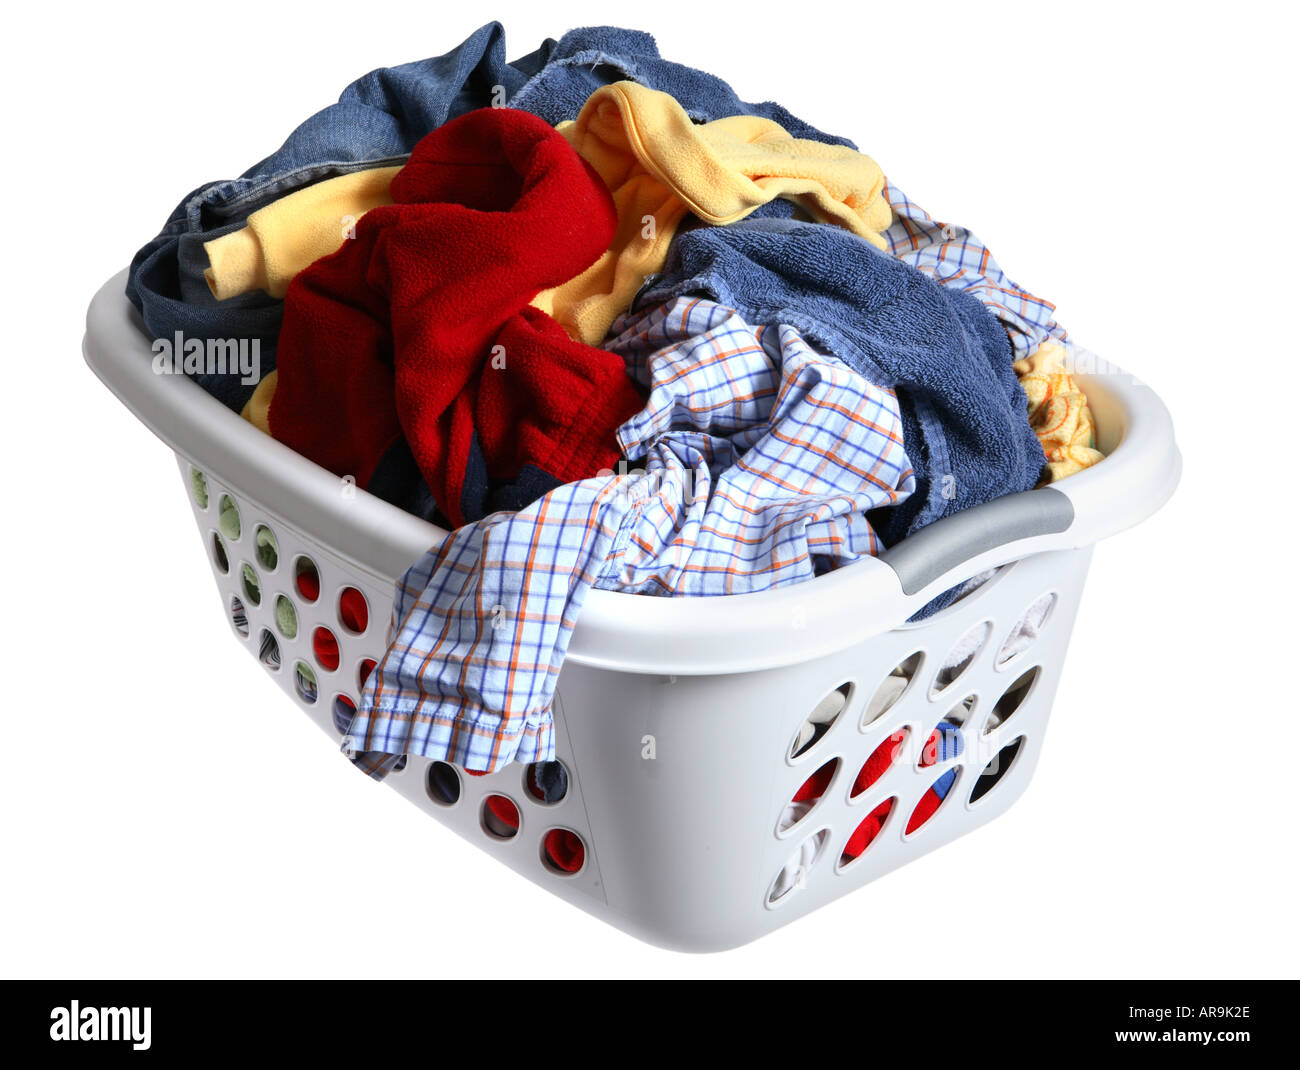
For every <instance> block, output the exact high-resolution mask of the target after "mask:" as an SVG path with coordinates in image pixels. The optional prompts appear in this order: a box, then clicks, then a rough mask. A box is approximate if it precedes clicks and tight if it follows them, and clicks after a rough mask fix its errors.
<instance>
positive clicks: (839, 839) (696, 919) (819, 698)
mask: <svg viewBox="0 0 1300 1070" xmlns="http://www.w3.org/2000/svg"><path fill="white" fill-rule="evenodd" d="M124 285H125V273H123V274H121V275H118V276H116V277H115V278H113V279H111V280H110V281H109V282H108V283H107V284H106V285H105V286H104V287H103V289H101V290H100V292H99V293H98V294H97V295H96V297H95V298H94V300H93V302H92V303H91V306H90V310H89V313H88V318H87V330H86V337H85V343H84V351H85V356H86V360H87V361H88V363H89V364H90V366H91V368H92V369H93V370H94V371H95V373H96V375H98V376H99V378H100V379H101V380H103V382H104V383H105V385H107V386H108V387H109V389H110V390H112V391H113V393H115V394H116V395H117V396H118V397H119V398H120V399H121V400H122V402H123V403H124V404H125V405H126V406H127V407H128V408H129V409H130V410H131V411H132V412H134V413H135V415H136V416H137V417H139V418H140V419H141V420H142V421H143V422H144V423H145V424H146V425H147V426H148V427H149V428H151V429H152V430H153V431H154V433H155V434H157V435H158V436H159V437H160V438H161V439H162V440H163V441H164V442H166V443H167V445H168V446H170V447H171V448H172V449H173V450H174V451H175V452H176V455H177V459H178V463H179V466H180V475H181V481H182V483H183V485H184V488H185V493H186V496H187V497H188V499H189V502H190V506H191V508H192V509H193V510H194V517H195V520H196V521H197V523H198V527H199V534H200V536H201V538H202V542H203V546H204V551H205V552H206V553H207V555H208V559H209V563H210V564H211V565H212V569H213V574H214V576H215V578H216V581H217V591H218V595H219V603H220V607H221V611H222V612H223V613H224V614H225V615H226V616H227V619H228V620H229V622H230V625H231V630H232V631H233V632H234V634H235V636H236V638H237V639H238V640H239V641H240V642H242V643H243V644H244V646H245V648H246V649H247V650H248V651H249V653H251V654H252V655H253V656H254V657H256V658H258V659H259V660H260V661H261V663H262V665H263V666H264V668H265V669H266V671H268V672H270V673H272V674H273V675H274V676H275V678H276V679H277V681H278V682H279V684H280V686H281V687H282V688H283V689H284V691H285V693H286V694H287V695H288V696H289V697H290V698H291V699H292V700H293V701H294V702H295V703H296V704H297V705H298V706H299V708H301V709H302V710H303V712H304V713H306V714H307V716H308V717H310V718H311V719H312V720H314V721H315V722H316V724H317V725H318V726H319V727H320V728H321V729H323V730H324V731H325V732H327V733H329V734H331V735H333V736H334V738H336V739H339V740H340V741H341V740H342V739H343V736H344V733H345V732H346V729H347V722H348V718H349V716H350V714H351V711H352V708H353V707H354V706H355V705H356V703H357V702H358V700H359V697H360V692H361V687H362V681H363V679H364V676H365V674H366V672H367V671H368V669H369V667H371V666H372V665H373V663H374V662H377V661H378V660H379V658H380V657H381V655H382V654H383V651H384V649H385V646H386V629H387V626H388V621H389V617H390V614H391V610H392V597H393V594H392V592H393V585H394V582H395V580H396V579H397V577H399V576H400V575H401V574H402V573H403V572H404V571H405V570H406V568H407V567H408V566H409V565H410V564H411V563H412V562H413V561H415V560H416V558H418V557H419V556H420V555H421V554H422V553H423V552H424V551H425V550H426V549H427V548H428V547H429V546H431V545H434V544H436V543H437V542H438V541H439V540H440V539H441V538H442V536H443V535H444V534H445V533H444V532H442V531H440V530H439V529H437V528H435V527H433V526H431V525H429V524H426V523H424V522H423V521H421V520H418V519H417V518H415V517H413V516H411V515H409V514H407V513H404V512H402V511H401V510H399V509H396V508H395V507H393V506H391V505H388V504H387V503H385V502H382V501H380V500H378V499H377V498H374V497H372V496H371V495H369V494H366V493H365V492H363V491H359V490H357V489H356V488H355V487H354V486H351V485H350V484H349V483H348V482H347V481H345V480H340V479H339V478H338V477H336V476H334V475H333V474H331V473H329V472H327V471H325V470H324V469H322V468H320V467H318V466H316V465H315V464H313V463H312V462H310V461H308V460H306V459H305V458H303V457H301V456H299V455H298V454H296V453H294V452H293V451H292V450H290V449H288V448H287V447H285V446H283V445H282V444H280V443H278V442H276V441H274V440H272V439H270V438H268V437H267V436H265V435H264V434H262V433H261V432H260V431H258V430H256V429H255V428H253V427H252V426H251V425H250V424H248V423H246V422H245V421H243V420H241V419H240V418H239V417H238V416H237V415H236V414H234V413H233V412H231V411H229V410H228V409H226V408H224V407H223V406H222V405H220V404H219V403H218V402H217V401H215V400H214V399H213V398H211V397H209V396H208V395H207V394H206V393H204V391H203V390H202V389H200V388H199V387H198V386H197V385H196V384H195V383H193V382H191V381H189V380H188V379H186V378H184V377H182V376H178V375H162V374H155V372H154V370H153V367H152V361H151V350H150V339H149V337H148V335H147V334H146V332H145V329H144V327H143V324H142V323H141V321H140V319H139V317H138V315H137V314H136V312H135V310H134V309H133V308H132V307H131V306H130V304H129V303H128V302H127V300H126V298H125V297H124V296H123V288H124ZM1078 378H1079V381H1080V384H1081V386H1082V387H1083V389H1084V390H1085V392H1086V393H1087V396H1088V398H1089V401H1090V404H1091V406H1092V410H1093V413H1094V417H1095V420H1096V425H1097V429H1098V436H1099V442H1098V446H1099V448H1100V449H1101V450H1102V451H1103V452H1104V453H1105V454H1106V455H1107V456H1106V458H1105V460H1104V461H1102V462H1101V463H1099V464H1098V465H1096V466H1094V467H1093V468H1091V469H1089V470H1087V471H1084V472H1080V473H1078V474H1076V475H1074V476H1071V477H1070V478H1068V479H1066V480H1063V481H1062V482H1060V483H1059V484H1056V485H1054V486H1052V487H1048V488H1043V489H1039V490H1033V491H1028V492H1025V493H1023V494H1016V495H1010V496H1008V497H1005V498H1001V499H998V500H996V501H993V502H990V503H988V504H985V505H982V506H979V507H977V508H974V509H970V510H967V511H965V512H962V513H958V514H956V515H953V516H951V517H948V518H946V519H944V520H942V521H939V522H938V523H936V524H933V525H931V526H930V527H928V528H925V529H923V530H922V531H920V532H918V533H917V534H916V535H913V536H912V537H911V538H909V539H907V540H906V541H905V542H904V543H902V544H900V545H899V546H897V547H895V548H893V549H892V550H890V551H889V552H887V553H886V554H884V555H883V556H881V557H879V558H871V559H867V560H865V561H862V562H860V563H857V564H854V565H852V566H851V567H848V568H844V569H841V570H838V571H836V572H833V573H830V574H828V575H826V576H823V577H820V578H818V579H816V580H813V581H811V582H809V583H805V584H800V585H796V586H792V587H787V588H783V589H780V590H775V591H771V592H765V593H761V594H745V595H735V596H728V597H719V598H705V599H666V598H648V597H644V596H638V595H628V594H618V593H613V592H605V591H594V592H592V593H591V595H590V596H589V598H588V600H587V603H586V605H585V607H584V609H583V613H582V617H581V620H580V622H579V624H578V627H577V629H576V631H575V633H574V635H573V640H572V644H571V646H570V648H569V652H568V656H567V659H566V661H565V664H564V669H563V672H562V673H561V676H560V680H559V686H558V692H557V698H556V702H555V710H554V716H555V724H556V739H557V743H556V749H557V760H558V762H559V763H560V766H550V767H548V775H549V781H548V782H549V783H550V784H551V786H552V790H550V791H547V792H540V791H538V786H539V784H538V781H539V777H537V776H534V775H532V774H533V773H534V772H535V771H533V770H530V769H528V768H526V767H523V766H519V765H512V766H508V767H507V768H505V769H503V770H501V771H500V772H497V773H494V774H491V775H487V776H477V777H474V776H466V775H465V774H464V772H463V771H461V770H458V769H455V768H453V767H451V766H449V765H447V764H445V763H442V762H432V761H429V760H428V759H425V758H415V757H413V758H411V759H410V760H409V761H408V762H407V763H406V764H405V765H404V766H403V767H402V768H401V769H400V770H399V771H397V772H394V773H393V774H391V775H390V776H389V777H388V778H387V781H386V783H388V784H389V785H390V786H392V787H394V788H396V789H397V791H399V792H400V793H401V794H403V795H405V796H406V797H407V798H408V799H410V800H411V801H412V802H414V803H415V804H416V805H417V806H419V807H420V808H421V809H423V810H424V811H425V812H426V813H428V814H429V815H430V816H431V817H433V818H436V819H437V820H438V821H440V822H441V823H442V824H444V825H446V826H448V827H450V828H451V829H453V830H454V831H455V832H457V833H458V834H459V835H461V836H463V837H464V838H466V839H468V840H470V841H471V842H473V843H476V844H477V845H479V846H480V847H481V848H482V849H483V850H485V851H488V852H489V853H491V854H493V855H495V856H496V857H497V858H499V859H500V860H501V861H502V862H503V863H505V864H506V865H508V866H510V867H511V868H512V869H514V870H515V871H517V872H519V873H522V874H523V875H525V876H526V877H528V878H529V879H530V880H532V881H534V882H535V883H537V884H539V885H541V886H542V887H544V888H546V889H547V890H549V891H551V892H553V893H554V894H556V895H558V896H560V897H562V898H563V899H565V900H567V901H568V902H570V903H572V904H574V905H575V906H578V907H580V908H582V909H583V910H586V911H589V912H590V913H592V914H595V915H596V916H598V917H600V918H603V919H604V920H606V921H608V922H609V923H611V924H613V925H615V926H617V927H619V928H620V929H624V930H626V931H627V932H629V933H632V934H634V935H635V936H637V937H640V938H641V939H643V940H647V941H649V942H651V943H654V944H659V945H662V946H665V947H671V948H677V949H682V950H692V951H705V950H719V949H724V948H729V947H734V946H736V945H739V944H743V943H745V942H747V941H750V940H753V939H755V938H756V937H759V936H761V935H763V934H764V933H767V932H769V931H771V930H772V929H775V928H777V927H778V926H781V925H784V924H786V923H787V922H789V921H792V920H794V919H795V918H797V917H800V916H801V915H803V914H806V913H807V912H808V911H810V910H814V909H816V908H817V907H818V906H821V905H822V904H824V903H827V902H829V901H830V900H832V899H835V898H837V897H839V896H841V895H844V894H845V893H847V892H850V891H852V890H853V889H855V888H858V887H860V886H861V885H863V884H866V883H867V882H868V881H871V880H873V879H874V878H876V877H879V876H880V875H882V874H884V873H887V872H888V871H889V870H892V869H895V868H897V867H898V866H901V865H903V864H904V863H906V862H908V861H911V860H912V859H914V858H917V857H919V856H920V855H922V854H925V853H926V852H928V851H931V850H933V849H934V848H936V847H940V846H942V845H943V844H945V843H947V842H949V841H950V840H952V839H954V838H955V837H957V836H960V835H962V834H964V833H967V832H970V831H971V830H973V829H975V828H977V827H979V826H980V825H982V824H984V823H985V822H986V821H989V820H991V819H992V818H994V817H996V816H997V815H998V814H1000V813H1002V811H1004V810H1005V809H1006V808H1007V807H1008V806H1010V805H1011V803H1012V802H1014V801H1015V799H1016V798H1017V797H1019V795H1020V794H1021V792H1023V791H1024V790H1025V787H1026V786H1027V784H1028V783H1029V778H1030V776H1031V775H1032V774H1033V771H1034V766H1035V764H1036V763H1037V761H1038V754H1039V749H1040V748H1041V747H1042V745H1043V737H1044V733H1045V731H1046V728H1047V717H1048V713H1049V711H1050V709H1051V705H1052V698H1053V695H1054V693H1055V691H1056V686H1057V680H1058V677H1059V674H1060V671H1061V665H1062V662H1063V660H1064V657H1065V650H1066V645H1067V643H1068V641H1069V637H1070V631H1071V628H1072V626H1073V623H1074V617H1075V613H1076V610H1077V608H1078V605H1079V598H1080V595H1081V592H1082V589H1083V582H1084V578H1085V576H1086V574H1087V570H1088V562H1089V557H1090V554H1091V547H1092V544H1093V543H1094V542H1096V541H1097V540H1098V539H1100V538H1103V537H1104V536H1107V535H1111V534H1113V533H1115V532H1117V531H1120V530H1122V529H1124V528H1126V527H1129V526H1130V525H1132V524H1135V523H1137V522H1138V521H1140V520H1142V519H1144V518H1145V517H1146V516H1148V515H1149V514H1151V513H1152V512H1154V511H1155V510H1156V509H1158V508H1159V507H1160V506H1161V505H1162V504H1163V503H1164V501H1165V500H1166V499H1167V498H1168V497H1169V495H1170V494H1172V493H1173V490H1174V487H1175V485H1176V484H1177V481H1178V477H1179V472H1180V467H1181V465H1180V459H1179V454H1178V450H1177V447H1176V446H1175V443H1174V436H1173V428H1172V425H1171V423H1170V420H1169V416H1168V413H1167V412H1166V410H1165V408H1164V406H1163V405H1162V404H1161V402H1160V399H1159V398H1158V397H1157V396H1156V395H1155V394H1154V393H1153V392H1152V391H1151V390H1150V389H1148V388H1147V387H1145V386H1142V385H1141V384H1139V383H1137V382H1136V381H1134V380H1133V379H1132V377H1130V376H1127V375H1125V374H1124V373H1122V372H1120V371H1119V370H1118V369H1115V368H1113V367H1109V366H1103V365H1100V364H1098V365H1097V366H1095V367H1092V368H1090V369H1087V370H1086V371H1084V372H1082V373H1081V374H1080V375H1079V376H1078ZM223 513H224V517H223ZM236 516H237V523H236V521H235V517H236ZM990 571H992V576H991V577H990V578H987V579H986V581H985V582H983V583H982V584H981V585H979V586H978V587H976V588H975V589H974V590H972V591H971V592H970V593H969V594H967V595H966V596H965V597H963V598H961V599H959V600H958V601H957V602H955V603H954V604H952V605H951V606H949V607H948V608H947V609H945V610H943V611H941V612H939V613H938V614H936V615H934V616H933V617H931V618H929V619H927V620H925V621H923V622H921V623H916V624H909V623H906V622H907V621H908V619H909V618H910V617H911V616H912V615H913V614H914V613H915V612H916V611H917V610H918V609H920V608H921V607H922V606H923V605H925V604H926V603H927V602H928V601H929V600H930V599H932V598H933V597H934V596H935V595H937V594H939V593H940V592H942V591H944V590H947V589H948V588H950V587H953V586H955V585H958V584H961V583H963V582H964V581H967V580H969V579H971V578H972V577H982V576H985V575H986V574H987V573H988V572H990ZM1031 606H1033V607H1035V608H1036V615H1035V624H1036V625H1037V626H1036V627H1034V628H1033V629H1031V635H1030V639H1031V640H1032V641H1028V645H1027V646H1026V640H1025V639H1024V638H1023V636H1022V640H1021V641H1020V642H1019V643H1016V644H1014V645H1013V646H1008V645H1007V638H1008V636H1009V635H1010V634H1011V633H1013V632H1015V631H1016V630H1017V626H1018V624H1019V622H1020V621H1021V619H1022V617H1023V616H1024V614H1025V612H1026V610H1027V609H1029V608H1030V607H1031ZM1044 608H1046V610H1047V612H1046V617H1045V619H1041V618H1042V617H1043V610H1044ZM320 629H324V632H323V633H322V632H320V631H319V630H320ZM954 650H959V651H961V656H960V657H956V658H952V657H949V654H950V652H951V651H954ZM322 651H323V652H324V654H323V656H322ZM882 685H883V686H885V687H886V688H887V692H886V691H882V690H881V688H882ZM886 693H887V694H888V695H889V697H890V701H888V702H886V701H884V700H883V699H882V697H881V696H882V695H884V694H886ZM810 718H811V719H812V721H815V722H816V723H815V724H814V723H812V721H810ZM805 722H809V723H807V724H805ZM941 722H942V724H943V725H944V726H945V735H944V737H943V738H944V740H945V741H946V745H945V746H944V747H942V748H939V749H938V750H936V748H935V747H934V745H933V744H934V740H935V738H936V737H935V736H934V735H933V733H934V732H935V730H936V728H937V727H938V726H939V725H940V724H941ZM882 755H884V756H885V760H884V761H883V762H882V761H881V756H882ZM869 758H870V759H872V760H873V762H874V763H875V765H874V766H873V768H875V767H878V766H881V765H882V764H883V765H884V766H886V767H887V768H884V770H883V772H880V773H879V774H878V775H873V776H863V775H860V772H862V771H864V766H866V765H867V762H868V759H869ZM345 766H346V763H345V762H344V760H343V759H342V758H340V762H339V775H340V776H356V775H358V774H357V773H356V772H355V771H354V770H352V769H348V768H345ZM561 767H562V770H561ZM952 774H955V780H954V779H953V776H952ZM937 781H941V782H942V784H943V785H945V786H947V791H946V794H944V796H943V799H942V802H941V803H940V804H939V805H938V808H937V810H936V809H934V808H933V802H934V799H935V798H936V796H933V795H930V794H929V792H930V788H931V786H932V785H934V784H935V783H936V782H937ZM557 783H558V788H557V787H556V784H557ZM796 796H798V797H799V799H800V800H801V801H800V802H799V803H798V804H796V805H792V803H793V802H794V800H795V799H796ZM927 799H928V802H926V801H925V800H927ZM918 807H920V809H918ZM503 813H504V814H505V815H506V816H507V817H510V818H511V820H508V821H503V820H502V819H501V815H502V814H503ZM922 816H924V817H925V818H926V819H925V820H923V821H922V820H920V818H921V817H922ZM437 835H438V833H435V832H433V831H432V830H431V831H430V844H431V848H432V849H436V847H435V846H434V844H435V839H434V837H436V836H437ZM557 859H558V860H559V861H558V862H557Z"/></svg>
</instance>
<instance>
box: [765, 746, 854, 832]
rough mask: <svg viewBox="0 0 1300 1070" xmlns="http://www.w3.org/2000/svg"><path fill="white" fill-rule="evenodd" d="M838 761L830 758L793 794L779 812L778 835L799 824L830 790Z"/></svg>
mask: <svg viewBox="0 0 1300 1070" xmlns="http://www.w3.org/2000/svg"><path fill="white" fill-rule="evenodd" d="M839 764H840V760H839V759H838V758H832V759H831V760H830V761H828V762H826V763H825V764H824V765H822V766H821V768H819V769H818V770H817V772H815V773H813V775H812V776H810V777H809V778H808V779H807V780H805V781H804V782H803V783H802V784H800V785H799V790H798V791H796V792H795V793H794V798H792V799H791V800H790V801H789V802H788V803H787V804H786V807H785V809H784V810H783V811H782V812H781V817H780V819H779V820H778V821H777V825H776V831H777V832H778V833H781V832H785V831H786V830H788V829H792V828H794V827H795V825H797V824H799V822H800V821H802V820H803V819H804V818H805V817H807V816H808V814H810V813H811V812H812V809H813V807H815V806H816V805H817V804H818V803H819V802H820V801H821V799H822V797H823V796H824V795H825V794H826V792H827V791H828V790H829V789H830V786H831V781H833V780H834V779H835V770H836V769H838V768H839Z"/></svg>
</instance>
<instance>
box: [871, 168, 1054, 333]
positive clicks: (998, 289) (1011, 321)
mask: <svg viewBox="0 0 1300 1070" xmlns="http://www.w3.org/2000/svg"><path fill="white" fill-rule="evenodd" d="M885 197H886V199H887V200H888V201H889V206H890V207H891V208H892V209H893V210H894V221H893V223H891V224H890V226H889V229H888V230H886V231H885V233H884V238H885V243H886V246H887V247H888V249H889V251H890V252H891V253H892V254H893V255H894V256H895V257H897V258H898V259H899V260H902V261H903V262H905V263H908V264H911V265H912V266H913V267H915V268H917V269H919V270H921V271H924V272H925V273H926V274H927V275H930V276H932V277H933V278H934V279H935V281H936V282H941V283H943V285H944V286H950V287H952V288H953V289H956V290H964V291H965V292H966V293H969V294H970V295H971V296H972V297H975V298H977V299H978V300H979V301H980V302H982V303H983V305H984V307H985V308H987V309H988V310H989V311H990V312H992V313H993V315H995V316H996V317H997V318H998V320H999V321H1000V322H1001V323H1002V326H1003V327H1005V328H1006V331H1007V334H1008V335H1010V337H1011V345H1012V347H1013V348H1014V349H1015V355H1016V359H1020V358H1021V357H1027V356H1029V355H1030V354H1031V353H1033V352H1034V351H1035V350H1036V349H1037V348H1038V347H1039V346H1040V345H1042V344H1043V343H1044V342H1046V341H1048V340H1049V339H1054V340H1056V341H1064V340H1065V337H1066V332H1065V328H1064V327H1061V326H1060V325H1059V324H1057V322H1056V321H1055V320H1054V319H1053V318H1052V316H1053V314H1054V313H1055V312H1056V306H1055V305H1054V304H1052V303H1051V302H1050V301H1044V300H1043V299H1042V298H1041V297H1035V296H1034V295H1033V294H1031V293H1030V292H1029V291H1028V290H1022V289H1021V288H1020V287H1019V286H1017V285H1016V284H1015V283H1014V282H1012V281H1011V279H1010V278H1008V277H1007V274H1006V272H1004V271H1003V270H1002V269H1001V268H1000V267H999V266H998V262H997V261H996V260H994V259H993V254H992V253H990V252H989V250H988V247H987V246H986V245H985V244H984V243H983V242H982V241H980V240H979V238H977V237H976V236H975V235H974V234H972V233H971V232H970V231H969V230H966V229H965V228H964V227H958V226H953V225H952V224H950V223H943V222H940V221H939V220H937V219H935V218H933V217H932V216H931V215H930V213H929V212H927V211H926V210H925V209H924V208H922V207H920V206H919V205H916V204H913V203H912V202H911V201H910V200H908V199H907V195H906V194H905V193H903V191H902V190H900V189H899V188H898V187H897V186H895V185H893V184H892V183H890V182H886V183H885Z"/></svg>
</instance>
